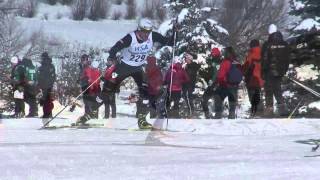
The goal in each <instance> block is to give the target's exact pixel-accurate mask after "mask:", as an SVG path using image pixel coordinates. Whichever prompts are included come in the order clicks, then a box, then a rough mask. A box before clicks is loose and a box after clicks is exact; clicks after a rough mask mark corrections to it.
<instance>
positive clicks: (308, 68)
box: [295, 64, 319, 81]
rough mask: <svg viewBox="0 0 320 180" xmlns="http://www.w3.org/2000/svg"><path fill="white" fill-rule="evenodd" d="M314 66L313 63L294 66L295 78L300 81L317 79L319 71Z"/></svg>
mask: <svg viewBox="0 0 320 180" xmlns="http://www.w3.org/2000/svg"><path fill="white" fill-rule="evenodd" d="M315 68H316V67H315V66H314V65H313V64H309V65H302V66H300V67H296V68H295V70H296V71H297V78H298V79H299V80H301V81H305V80H315V79H318V76H319V71H318V70H316V69H315Z"/></svg>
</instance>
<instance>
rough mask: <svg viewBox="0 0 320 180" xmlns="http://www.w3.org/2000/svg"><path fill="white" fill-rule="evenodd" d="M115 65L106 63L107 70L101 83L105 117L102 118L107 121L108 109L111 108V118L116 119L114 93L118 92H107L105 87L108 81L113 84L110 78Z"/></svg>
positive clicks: (112, 79)
mask: <svg viewBox="0 0 320 180" xmlns="http://www.w3.org/2000/svg"><path fill="white" fill-rule="evenodd" d="M115 67H116V65H115V64H112V62H108V64H107V69H106V72H105V75H104V79H103V81H104V83H103V89H102V93H101V97H102V100H103V103H104V107H105V108H104V109H105V111H104V112H105V113H104V114H105V115H104V118H105V119H109V117H110V108H111V117H112V118H116V117H117V106H116V95H115V93H116V92H118V91H116V92H111V91H107V90H106V87H107V84H108V81H113V82H115V79H114V78H112V73H113V72H114V71H115Z"/></svg>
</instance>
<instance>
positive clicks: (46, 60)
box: [38, 52, 56, 118]
mask: <svg viewBox="0 0 320 180" xmlns="http://www.w3.org/2000/svg"><path fill="white" fill-rule="evenodd" d="M55 81H56V72H55V67H54V66H53V64H52V59H51V57H49V55H48V53H47V52H44V53H42V55H41V66H40V67H39V69H38V87H39V88H40V90H41V92H42V97H41V99H40V105H41V106H42V109H43V116H42V117H43V118H50V117H52V109H53V107H54V105H53V99H54V97H53V84H54V82H55Z"/></svg>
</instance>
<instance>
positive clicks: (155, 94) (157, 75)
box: [146, 56, 163, 118]
mask: <svg viewBox="0 0 320 180" xmlns="http://www.w3.org/2000/svg"><path fill="white" fill-rule="evenodd" d="M156 61H157V59H156V58H155V57H154V56H148V58H147V62H148V63H147V65H146V77H147V82H148V95H149V107H150V108H149V109H150V118H155V117H157V111H156V103H157V99H158V98H159V96H160V93H161V87H162V84H163V77H162V72H161V70H160V68H159V67H158V66H157V64H156Z"/></svg>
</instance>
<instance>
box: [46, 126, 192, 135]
mask: <svg viewBox="0 0 320 180" xmlns="http://www.w3.org/2000/svg"><path fill="white" fill-rule="evenodd" d="M91 128H103V129H108V130H116V131H129V132H130V131H131V132H138V131H150V132H151V131H154V132H156V131H159V132H174V133H192V132H195V131H196V129H192V130H190V131H180V130H174V129H159V130H158V129H157V130H154V129H139V128H112V127H107V126H105V125H104V124H84V125H74V124H71V125H51V126H47V127H45V128H44V129H46V130H56V129H91Z"/></svg>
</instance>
